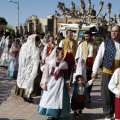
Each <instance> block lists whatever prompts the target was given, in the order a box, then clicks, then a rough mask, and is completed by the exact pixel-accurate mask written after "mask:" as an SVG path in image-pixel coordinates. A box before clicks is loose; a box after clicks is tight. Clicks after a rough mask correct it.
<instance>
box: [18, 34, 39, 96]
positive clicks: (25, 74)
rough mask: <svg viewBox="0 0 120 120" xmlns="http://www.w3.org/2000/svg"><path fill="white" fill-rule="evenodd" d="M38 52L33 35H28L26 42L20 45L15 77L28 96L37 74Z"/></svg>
mask: <svg viewBox="0 0 120 120" xmlns="http://www.w3.org/2000/svg"><path fill="white" fill-rule="evenodd" d="M39 53H40V51H39V48H38V47H37V46H36V45H35V35H31V36H29V37H28V40H27V42H26V43H25V44H23V45H22V47H21V50H20V53H19V70H18V77H17V85H18V87H19V88H24V89H26V95H27V96H28V97H29V96H30V93H31V92H32V90H33V83H34V79H35V77H36V76H37V71H38V65H39V59H40V54H39Z"/></svg>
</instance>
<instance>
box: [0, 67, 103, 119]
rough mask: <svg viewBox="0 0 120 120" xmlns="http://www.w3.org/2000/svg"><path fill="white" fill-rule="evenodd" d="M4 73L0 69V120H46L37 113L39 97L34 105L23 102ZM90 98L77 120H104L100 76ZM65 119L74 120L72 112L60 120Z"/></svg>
mask: <svg viewBox="0 0 120 120" xmlns="http://www.w3.org/2000/svg"><path fill="white" fill-rule="evenodd" d="M6 72H7V71H6V69H4V68H1V67H0V102H1V104H0V120H46V119H47V118H48V117H46V116H42V115H38V113H37V109H38V104H39V100H40V96H38V97H34V103H27V102H24V100H23V99H22V98H21V97H19V96H16V95H15V94H14V91H15V84H16V80H15V79H12V78H10V77H8V76H7V75H6ZM99 72H100V73H101V71H99ZM100 73H99V74H100ZM91 96H92V98H91V100H92V102H91V103H88V104H85V108H84V110H83V115H82V116H81V118H80V119H79V120H104V115H103V110H102V100H101V96H100V75H99V78H98V79H96V80H95V81H94V84H93V89H92V92H91ZM66 119H67V120H75V119H74V117H73V112H71V113H70V114H69V116H68V118H64V119H60V120H66Z"/></svg>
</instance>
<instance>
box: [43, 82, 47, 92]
mask: <svg viewBox="0 0 120 120" xmlns="http://www.w3.org/2000/svg"><path fill="white" fill-rule="evenodd" d="M42 89H43V90H45V91H47V84H46V83H45V84H43V86H42Z"/></svg>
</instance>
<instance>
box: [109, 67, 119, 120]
mask: <svg viewBox="0 0 120 120" xmlns="http://www.w3.org/2000/svg"><path fill="white" fill-rule="evenodd" d="M108 88H109V89H110V91H111V92H113V93H114V94H115V120H120V68H118V69H116V70H115V72H114V73H113V75H112V78H111V80H110V82H109V84H108Z"/></svg>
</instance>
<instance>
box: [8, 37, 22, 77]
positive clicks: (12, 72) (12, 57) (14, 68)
mask: <svg viewBox="0 0 120 120" xmlns="http://www.w3.org/2000/svg"><path fill="white" fill-rule="evenodd" d="M19 50H20V47H19V39H17V40H16V41H14V43H13V44H12V47H11V48H10V50H9V61H8V73H7V74H8V76H11V77H15V78H16V77H17V74H18V66H19V64H18V57H19Z"/></svg>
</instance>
